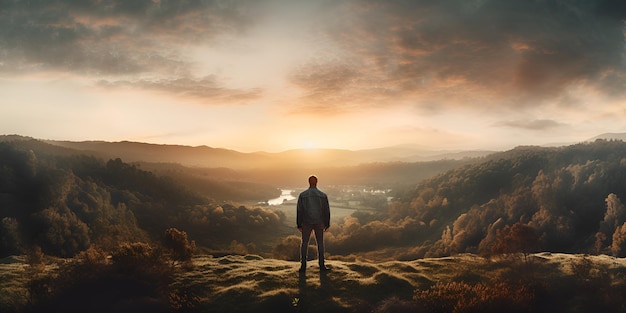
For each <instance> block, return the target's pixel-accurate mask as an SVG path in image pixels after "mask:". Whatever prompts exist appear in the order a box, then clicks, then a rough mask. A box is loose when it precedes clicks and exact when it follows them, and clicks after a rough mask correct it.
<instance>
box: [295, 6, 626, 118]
mask: <svg viewBox="0 0 626 313" xmlns="http://www.w3.org/2000/svg"><path fill="white" fill-rule="evenodd" d="M612 3H613V2H611V1H586V2H576V3H572V2H571V1H549V2H545V1H506V2H503V1H497V0H481V1H465V0H463V1H461V0H448V1H420V2H407V1H379V0H371V1H347V2H342V3H340V4H337V6H336V7H335V8H334V9H335V10H334V11H333V12H331V13H330V14H335V15H334V17H335V18H327V19H326V20H325V22H326V23H325V25H326V26H325V30H326V32H327V35H328V36H329V37H330V38H333V39H334V40H335V42H336V43H337V45H338V46H339V47H341V48H342V49H344V51H345V52H346V54H347V55H348V56H347V57H346V59H348V60H349V61H350V64H352V65H351V66H352V68H356V69H358V70H356V71H351V72H350V73H351V76H350V81H352V82H358V84H342V85H340V86H341V87H342V88H338V89H329V90H327V91H328V93H331V94H328V93H327V94H325V95H324V97H325V98H332V97H333V95H332V93H334V94H335V95H344V94H349V95H351V96H353V97H352V98H351V101H353V102H355V101H362V102H364V103H368V102H369V103H371V102H372V101H371V99H372V95H376V96H377V97H374V100H376V101H379V102H384V101H385V100H397V99H398V97H399V96H400V97H406V98H409V99H416V100H421V101H423V103H432V102H440V103H445V104H446V105H448V106H449V105H463V106H474V107H478V106H480V107H484V106H502V105H507V106H509V105H512V106H520V105H523V106H538V105H541V104H542V103H543V102H544V101H546V100H552V99H558V98H560V97H562V96H564V94H566V93H567V92H568V88H571V87H575V86H578V85H583V86H585V87H590V88H594V89H596V90H599V91H601V92H605V93H607V95H609V96H616V97H621V96H624V88H623V86H624V84H626V75H625V73H626V62H624V59H625V57H624V17H625V16H626V14H624V11H625V10H624V9H623V5H615V4H612ZM339 16H341V18H339ZM342 82H343V81H342ZM299 86H301V87H307V85H304V84H299ZM316 88H317V85H315V84H313V85H311V86H310V89H309V91H311V93H308V94H307V95H311V94H313V95H315V94H316V93H315V91H316ZM357 89H361V90H370V91H371V92H357ZM389 90H393V91H394V92H393V93H389V92H387V91H389ZM380 91H384V92H380ZM354 96H356V97H358V99H355V98H354ZM418 103H419V102H418ZM335 105H341V103H335ZM445 108H446V106H442V107H441V109H445Z"/></svg>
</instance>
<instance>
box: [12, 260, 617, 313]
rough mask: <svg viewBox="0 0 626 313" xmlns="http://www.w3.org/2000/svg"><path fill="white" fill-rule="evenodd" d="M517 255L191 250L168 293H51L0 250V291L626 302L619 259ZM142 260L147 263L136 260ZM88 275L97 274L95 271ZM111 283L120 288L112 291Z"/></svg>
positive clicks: (529, 303)
mask: <svg viewBox="0 0 626 313" xmlns="http://www.w3.org/2000/svg"><path fill="white" fill-rule="evenodd" d="M518 257H519V256H511V257H510V258H496V259H487V258H482V257H478V256H475V255H471V254H464V255H457V256H453V257H443V258H425V259H420V260H413V261H387V262H371V261H367V260H362V259H355V260H343V261H342V260H331V261H329V264H330V266H332V268H333V270H332V271H331V272H328V273H327V274H320V273H319V271H318V269H317V266H316V265H313V264H310V265H309V269H308V271H307V273H306V274H305V275H299V273H298V272H297V268H298V266H299V264H298V263H297V262H290V261H282V260H276V259H266V258H262V257H260V256H258V255H226V256H221V257H214V256H210V255H198V256H195V257H194V258H193V259H192V263H193V265H186V266H182V267H178V269H177V270H175V271H174V272H173V273H172V277H171V281H170V283H169V287H168V289H167V290H166V294H164V293H163V291H161V292H154V293H149V292H147V291H146V290H140V289H141V288H139V289H133V290H125V289H124V287H123V286H112V285H107V284H104V283H101V284H97V285H96V284H86V283H85V281H81V279H80V278H74V279H71V280H70V282H71V283H67V281H66V283H65V284H63V286H57V288H59V289H60V290H57V292H58V294H57V296H58V297H59V298H57V299H56V300H53V301H50V300H45V297H40V298H35V299H33V298H32V297H30V296H31V295H29V291H32V288H33V285H32V284H30V285H29V277H32V275H33V274H32V273H33V269H32V268H31V266H30V265H28V264H27V263H26V262H25V260H24V258H16V257H13V258H5V259H3V260H2V261H3V262H2V264H0V275H1V277H3V279H2V282H1V283H0V284H1V285H0V287H1V288H0V290H2V291H1V293H0V299H1V300H2V309H3V311H5V312H12V311H13V312H18V311H19V310H18V309H19V308H26V309H25V310H23V311H26V312H29V311H31V310H32V311H33V312H47V310H48V309H50V308H57V309H59V312H78V311H83V312H112V311H115V312H131V311H135V312H139V311H144V310H146V309H149V310H150V311H151V312H379V313H382V312H623V310H624V309H626V308H625V307H624V304H625V303H626V302H625V301H626V293H625V292H624V291H626V276H625V274H626V260H624V259H620V258H614V257H609V256H584V255H571V254H552V253H538V254H532V255H528V256H527V257H528V258H527V259H525V260H524V259H523V258H518ZM83 261H84V260H83ZM148 263H149V262H148ZM313 263H314V262H313ZM83 265H84V264H83ZM63 266H64V265H61V267H63ZM145 266H149V264H143V265H141V267H142V268H143V267H145ZM42 271H43V272H45V273H46V274H42V272H39V273H40V274H39V275H44V276H45V275H52V276H54V275H59V273H60V272H61V273H62V270H60V269H59V266H58V264H54V263H49V264H48V265H47V266H46V268H45V269H44V270H42ZM149 271H150V270H148V269H145V268H143V269H136V272H135V273H134V274H132V275H131V276H133V277H134V279H133V280H129V281H127V282H126V284H127V285H131V286H135V285H136V286H142V283H144V282H146V281H153V280H154V277H151V278H150V277H146V276H142V274H141V273H142V272H144V274H145V272H149ZM73 274H74V275H76V274H77V272H73ZM83 274H84V273H83ZM80 276H81V275H78V277H80ZM90 279H92V280H93V281H102V278H94V277H91V278H90ZM105 281H106V279H105ZM50 286H55V285H54V284H50ZM73 286H81V288H74V287H73ZM111 288H115V289H116V290H117V289H119V288H121V289H122V291H118V292H112V291H111V290H110V289H111ZM144 288H146V287H145V286H144ZM138 290H139V291H138ZM87 295H88V296H87ZM58 299H63V300H62V301H61V300H58ZM32 301H34V303H33V302H32ZM37 301H43V302H39V303H38V302H37ZM45 301H48V302H45ZM42 303H43V304H45V306H42V305H41V304H42ZM37 304H39V305H37Z"/></svg>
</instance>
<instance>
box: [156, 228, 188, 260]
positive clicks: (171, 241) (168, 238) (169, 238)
mask: <svg viewBox="0 0 626 313" xmlns="http://www.w3.org/2000/svg"><path fill="white" fill-rule="evenodd" d="M163 247H165V249H167V250H168V251H169V253H170V255H171V257H172V260H173V261H183V262H189V261H191V257H192V256H193V252H194V250H195V249H196V242H195V241H193V240H192V241H191V242H189V240H188V239H187V233H186V232H184V231H181V230H178V229H176V228H168V229H166V230H165V233H164V235H163Z"/></svg>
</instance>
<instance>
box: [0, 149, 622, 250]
mask: <svg viewBox="0 0 626 313" xmlns="http://www.w3.org/2000/svg"><path fill="white" fill-rule="evenodd" d="M0 155H1V158H0V216H1V217H2V223H1V224H0V255H1V256H8V255H12V254H21V253H26V252H27V251H29V249H30V248H32V247H33V246H38V247H40V248H41V249H42V251H43V253H45V254H49V255H54V256H60V257H71V256H74V255H75V254H77V253H79V252H81V251H84V250H86V249H87V248H88V247H89V246H91V245H93V244H95V245H98V246H102V247H113V246H116V245H117V244H118V243H120V242H133V241H150V240H155V239H158V238H159V236H161V234H162V232H163V231H164V230H165V229H168V228H172V227H175V228H178V229H181V230H184V231H186V232H187V233H188V234H189V237H190V238H191V239H193V240H195V241H196V243H197V244H198V246H199V247H201V248H206V249H207V250H210V251H224V252H226V251H229V249H231V250H232V249H233V248H236V249H239V250H242V249H241V247H242V246H244V247H246V249H245V250H246V251H249V252H254V253H261V254H263V253H265V254H266V255H271V253H273V252H272V251H274V252H276V247H277V246H279V247H283V246H284V245H285V244H286V243H289V242H293V240H294V239H293V238H291V237H289V236H284V234H285V233H286V228H288V227H289V226H288V225H290V223H289V221H285V215H284V213H283V212H281V211H278V210H272V209H271V207H262V206H249V205H248V206H246V205H240V204H237V203H238V202H237V201H229V200H225V199H227V198H229V197H222V198H221V199H220V198H219V197H211V194H216V193H217V194H228V193H231V194H233V195H234V196H232V197H230V198H231V199H240V200H241V199H254V198H258V199H264V198H265V199H267V198H271V197H273V196H275V195H276V193H277V192H279V191H278V190H277V187H278V185H276V184H275V182H271V179H263V178H259V181H257V182H253V181H254V180H253V179H252V180H250V181H248V182H233V181H225V180H224V179H223V177H224V175H230V176H233V175H235V176H236V175H248V176H253V175H251V174H249V173H247V174H242V172H236V171H233V170H228V169H224V168H222V169H213V170H210V169H205V170H204V172H203V170H198V169H196V172H195V173H196V175H195V176H194V175H191V174H189V173H187V174H185V171H191V170H190V169H189V168H186V167H183V166H178V167H176V166H174V165H161V166H160V167H158V166H156V165H154V164H153V165H150V164H146V165H144V166H145V167H147V168H151V169H152V171H149V170H144V169H142V165H139V164H128V163H125V162H124V161H123V160H121V159H119V158H117V159H110V160H106V161H105V160H102V159H98V158H97V157H94V156H88V155H84V154H82V153H80V152H79V151H75V150H71V149H66V148H59V147H55V146H52V145H49V144H47V143H43V142H40V141H37V140H26V141H24V140H17V141H12V142H3V143H0ZM442 162H443V163H442ZM446 162H447V163H446ZM429 165H430V168H431V171H432V173H435V174H433V175H432V176H431V177H430V178H422V177H419V178H415V179H416V180H417V181H419V182H418V183H412V181H410V180H406V179H403V178H396V179H395V180H394V179H393V177H401V174H400V173H406V172H411V170H408V169H409V168H427V167H429ZM437 165H439V167H437ZM151 166H152V167H151ZM447 167H452V169H450V170H446V168H447ZM173 168H178V170H176V171H174V170H172V169H173ZM432 168H435V169H436V170H432ZM357 169H358V170H357ZM198 171H200V173H201V174H197V173H198ZM336 172H338V173H341V174H345V175H338V176H350V177H353V178H352V182H356V183H359V182H361V183H362V182H364V181H366V182H369V183H372V184H374V183H375V182H374V181H372V180H375V181H378V184H379V186H381V184H383V183H389V184H390V185H393V187H394V188H393V190H392V195H393V196H394V200H393V201H391V202H390V203H389V204H388V206H387V209H386V210H377V211H376V212H363V211H357V212H355V213H353V214H352V215H351V216H348V217H346V218H344V219H341V220H338V221H336V222H334V224H336V225H333V226H334V227H331V229H330V233H329V235H328V237H329V238H328V243H327V245H328V250H329V253H331V254H333V255H337V256H348V255H351V254H362V255H368V254H369V256H370V257H372V256H374V255H375V256H377V257H381V258H386V259H415V258H421V257H440V256H448V255H453V254H458V253H478V254H482V253H489V252H490V250H491V249H492V247H493V246H494V245H495V243H496V242H497V239H498V236H497V235H498V233H500V232H503V231H506V230H508V229H510V228H511V227H512V226H514V225H516V224H519V225H524V226H527V227H530V228H531V229H532V230H533V232H534V233H535V234H536V243H535V249H536V250H537V251H552V252H567V253H592V254H600V253H602V254H610V255H615V256H625V255H626V224H625V223H626V209H625V208H624V205H623V203H622V201H621V199H622V198H623V197H624V196H625V194H626V175H625V174H626V144H625V143H623V142H621V141H605V140H597V141H595V142H593V143H581V144H576V145H571V146H564V147H555V148H544V147H532V146H528V147H518V148H515V149H512V150H510V151H506V152H501V153H495V154H492V155H489V156H486V157H481V158H477V159H472V160H471V161H469V160H464V161H445V160H443V161H437V162H425V164H424V163H422V162H417V163H416V164H413V163H407V164H404V163H399V162H392V163H389V164H385V163H372V164H364V165H361V166H353V167H344V168H338V169H336ZM211 173H217V174H216V175H215V176H216V178H215V180H211V177H210V175H211ZM436 173H439V174H436ZM264 174H267V173H264ZM405 175H406V174H405ZM423 175H425V174H423ZM262 176H266V175H262ZM377 176H387V177H392V178H387V180H384V179H382V178H381V179H372V178H371V177H377ZM415 176H417V175H415ZM194 177H195V178H194ZM199 177H203V178H199ZM220 177H221V178H220ZM368 179H372V180H368ZM268 180H269V181H270V182H267V181H268ZM236 194H238V195H239V196H237V195H236ZM216 198H218V199H216ZM281 236H282V238H281ZM365 242H366V243H367V244H364V243H365Z"/></svg>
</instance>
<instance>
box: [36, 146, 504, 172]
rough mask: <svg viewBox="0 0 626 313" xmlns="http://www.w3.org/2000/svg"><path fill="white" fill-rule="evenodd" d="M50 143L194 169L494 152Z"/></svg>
mask: <svg viewBox="0 0 626 313" xmlns="http://www.w3.org/2000/svg"><path fill="white" fill-rule="evenodd" d="M46 142H47V143H49V144H52V145H56V146H61V147H66V148H71V149H76V150H81V151H84V152H87V153H90V154H93V155H96V156H100V157H105V158H121V159H122V160H124V161H125V162H138V161H144V162H155V163H158V162H172V163H180V164H182V165H185V166H195V167H209V168H214V167H228V168H233V169H258V168H303V167H304V168H319V167H332V166H352V165H358V164H363V163H372V162H421V161H433V160H441V159H453V160H459V159H463V158H470V157H481V156H485V155H489V154H491V153H494V151H486V150H476V151H436V150H426V149H423V148H421V147H419V146H395V147H386V148H380V149H368V150H344V149H295V150H288V151H284V152H277V153H269V152H253V153H243V152H238V151H235V150H229V149H223V148H212V147H207V146H196V147H191V146H181V145H157V144H147V143H140V142H129V141H121V142H105V141H82V142H73V141H54V140H46Z"/></svg>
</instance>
